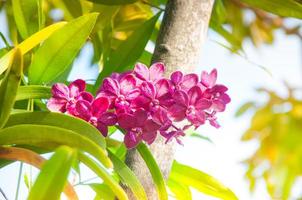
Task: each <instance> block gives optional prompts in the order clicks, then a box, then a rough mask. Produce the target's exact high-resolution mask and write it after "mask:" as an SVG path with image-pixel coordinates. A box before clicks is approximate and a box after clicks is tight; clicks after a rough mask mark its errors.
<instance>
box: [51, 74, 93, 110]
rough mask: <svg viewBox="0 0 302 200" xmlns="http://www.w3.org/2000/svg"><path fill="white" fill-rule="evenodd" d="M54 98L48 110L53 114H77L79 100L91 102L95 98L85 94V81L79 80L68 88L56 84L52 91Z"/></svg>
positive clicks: (61, 84) (87, 93)
mask: <svg viewBox="0 0 302 200" xmlns="http://www.w3.org/2000/svg"><path fill="white" fill-rule="evenodd" d="M51 93H52V98H50V99H49V100H48V102H47V108H48V109H49V110H50V111H53V112H62V113H68V114H71V115H73V114H75V104H76V102H77V101H78V100H86V101H88V102H91V101H92V100H93V96H92V95H91V94H90V93H89V92H85V81H83V80H81V79H78V80H75V81H73V82H72V83H70V85H69V86H66V85H65V84H63V83H56V84H54V85H53V86H52V89H51Z"/></svg>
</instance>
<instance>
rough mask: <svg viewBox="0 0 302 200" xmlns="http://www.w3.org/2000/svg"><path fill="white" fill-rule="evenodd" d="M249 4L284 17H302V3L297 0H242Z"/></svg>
mask: <svg viewBox="0 0 302 200" xmlns="http://www.w3.org/2000/svg"><path fill="white" fill-rule="evenodd" d="M241 1H242V2H244V3H246V4H248V5H249V6H252V7H256V8H260V9H263V10H265V11H267V12H270V13H274V14H276V15H280V16H283V17H295V18H299V19H302V3H301V2H298V1H295V0H241Z"/></svg>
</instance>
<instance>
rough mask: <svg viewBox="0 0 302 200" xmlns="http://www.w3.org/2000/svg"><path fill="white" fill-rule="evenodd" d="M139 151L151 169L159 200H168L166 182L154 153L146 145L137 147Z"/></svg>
mask: <svg viewBox="0 0 302 200" xmlns="http://www.w3.org/2000/svg"><path fill="white" fill-rule="evenodd" d="M137 150H138V152H139V153H140V155H141V157H142V158H143V159H144V161H145V163H146V165H147V167H148V168H149V171H150V173H151V176H152V179H153V182H154V184H155V187H156V190H157V192H158V197H159V199H160V200H167V199H168V193H167V190H166V185H165V181H164V178H163V175H162V173H161V171H160V169H159V167H158V165H157V163H156V161H155V159H154V157H153V155H152V153H151V152H150V150H149V149H148V147H147V146H146V145H145V144H144V143H140V144H139V145H138V146H137Z"/></svg>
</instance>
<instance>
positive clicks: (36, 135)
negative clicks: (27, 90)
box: [0, 124, 112, 167]
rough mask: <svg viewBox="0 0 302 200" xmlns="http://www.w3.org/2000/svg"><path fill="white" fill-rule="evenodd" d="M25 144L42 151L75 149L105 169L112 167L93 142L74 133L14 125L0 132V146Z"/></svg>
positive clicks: (101, 150)
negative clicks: (65, 146)
mask: <svg viewBox="0 0 302 200" xmlns="http://www.w3.org/2000/svg"><path fill="white" fill-rule="evenodd" d="M12 144H16V145H18V144H26V145H32V146H36V147H41V148H44V149H53V148H55V147H58V146H60V145H67V146H70V147H75V148H78V149H80V150H83V151H85V152H88V153H90V154H91V155H93V156H94V157H95V158H96V159H98V160H99V161H100V162H102V163H103V164H104V165H105V166H106V167H112V163H111V161H110V159H109V158H108V157H107V152H106V151H105V150H103V149H102V148H101V147H99V146H98V145H97V144H96V143H95V142H93V141H91V140H90V139H88V138H87V137H85V136H82V135H79V134H77V133H76V132H74V131H71V130H67V129H63V128H58V127H53V126H46V125H31V124H30V125H29V124H27V125H16V126H11V127H8V128H4V129H1V130H0V145H12Z"/></svg>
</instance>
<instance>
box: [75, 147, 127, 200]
mask: <svg viewBox="0 0 302 200" xmlns="http://www.w3.org/2000/svg"><path fill="white" fill-rule="evenodd" d="M79 159H80V161H81V162H82V163H83V164H85V165H86V166H87V167H89V168H90V169H91V170H92V171H93V172H94V173H95V174H96V175H98V176H99V177H100V178H101V179H102V180H103V181H104V183H105V184H106V185H108V186H109V187H110V189H111V190H112V192H113V193H114V194H115V195H116V196H117V198H118V199H119V200H127V199H128V197H127V195H126V193H125V191H124V190H123V188H122V187H121V186H120V185H119V183H118V182H117V181H116V180H114V178H113V177H112V176H111V175H110V174H109V173H108V172H107V171H106V169H104V168H103V167H102V166H101V165H99V164H98V163H97V162H95V161H94V160H93V159H91V158H90V157H88V156H87V155H85V154H84V153H81V152H79Z"/></svg>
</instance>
